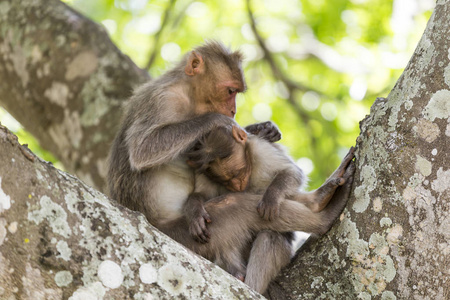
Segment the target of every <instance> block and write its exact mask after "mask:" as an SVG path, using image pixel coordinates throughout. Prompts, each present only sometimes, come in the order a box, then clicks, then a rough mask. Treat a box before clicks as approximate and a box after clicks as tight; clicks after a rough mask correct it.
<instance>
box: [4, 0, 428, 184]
mask: <svg viewBox="0 0 450 300" xmlns="http://www.w3.org/2000/svg"><path fill="white" fill-rule="evenodd" d="M64 2H66V3H67V4H68V5H70V6H72V7H74V8H75V9H76V10H78V11H79V12H81V13H82V14H84V15H85V16H88V17H89V18H91V19H92V20H94V21H95V22H97V23H100V24H102V25H103V26H104V27H105V28H106V30H107V31H108V33H109V34H110V36H111V39H112V40H113V41H114V42H115V43H116V45H117V46H118V48H119V49H121V51H123V52H124V53H125V54H127V55H128V56H130V57H131V59H132V60H133V61H134V62H135V63H136V64H137V65H138V66H139V67H141V68H143V69H147V70H148V71H149V73H150V74H151V76H152V77H157V76H159V75H160V74H161V73H163V72H164V71H165V70H167V69H168V68H170V67H171V66H173V65H174V63H175V62H176V61H177V60H178V59H180V58H181V56H182V55H183V53H185V52H186V51H189V50H190V49H192V47H195V46H197V45H199V44H201V43H203V42H204V41H205V40H207V39H217V40H219V41H222V42H223V43H224V44H225V45H227V46H229V47H231V48H232V49H240V50H241V51H242V52H243V53H244V54H245V57H246V60H245V63H244V72H245V75H246V78H247V85H248V87H249V89H248V91H247V92H246V93H245V94H243V95H240V96H238V99H237V106H238V114H237V116H236V119H237V121H238V122H239V124H241V125H242V126H245V125H248V124H251V123H255V122H261V121H266V120H272V121H274V122H275V123H276V124H277V125H278V126H279V128H280V130H281V132H282V133H283V138H282V141H281V142H280V143H282V144H283V145H285V146H286V147H287V148H288V149H289V152H290V154H291V155H292V156H293V157H294V159H295V161H296V162H297V163H298V164H299V165H300V167H302V168H303V169H304V170H305V172H306V173H308V174H309V177H310V180H311V182H310V188H311V189H312V188H315V187H317V186H320V184H321V183H322V182H323V180H325V178H326V177H327V176H328V175H329V174H331V172H332V171H333V170H334V169H335V168H336V167H337V165H338V164H339V161H340V160H341V158H342V157H343V156H344V155H345V153H346V152H347V151H348V148H350V147H351V146H352V145H355V140H356V137H357V136H358V135H359V127H358V123H359V121H360V120H362V119H363V118H364V116H365V115H366V114H368V113H369V110H370V106H371V105H372V103H373V102H374V100H375V98H376V97H386V96H387V95H388V93H389V91H390V90H391V89H392V87H393V86H394V84H395V82H396V81H397V79H398V77H399V76H400V75H401V73H402V70H403V69H404V68H405V66H406V64H407V63H408V60H409V58H410V57H411V55H412V53H413V51H414V48H415V47H416V45H417V43H418V41H419V39H420V37H421V36H422V33H423V30H424V28H425V25H426V22H427V21H428V19H429V17H430V16H431V12H432V9H433V7H434V4H435V2H434V1H433V0H394V1H390V0H334V1H324V0H252V1H246V0H227V1H189V0H177V1H175V0H152V1H148V0H72V1H71V0H66V1H64ZM0 121H1V123H2V124H3V125H5V126H7V127H8V128H9V129H10V130H12V131H13V132H15V133H16V134H17V135H18V137H19V140H20V142H21V143H25V144H28V145H29V147H30V149H32V150H33V151H34V152H35V153H36V154H37V155H39V156H40V157H42V158H43V159H45V160H48V161H52V162H53V163H54V164H55V165H56V166H57V167H59V168H62V166H61V165H60V164H58V162H57V161H56V160H55V159H54V157H52V155H51V154H49V153H47V152H46V151H45V150H43V149H42V148H41V147H40V146H39V144H38V143H37V142H36V141H35V140H34V139H33V137H32V136H31V135H30V134H28V133H27V132H26V131H25V130H24V129H23V128H22V127H21V125H20V124H19V123H18V122H17V121H15V120H14V119H13V118H12V117H11V116H10V115H9V114H8V113H7V112H5V111H4V110H2V109H1V108H0Z"/></svg>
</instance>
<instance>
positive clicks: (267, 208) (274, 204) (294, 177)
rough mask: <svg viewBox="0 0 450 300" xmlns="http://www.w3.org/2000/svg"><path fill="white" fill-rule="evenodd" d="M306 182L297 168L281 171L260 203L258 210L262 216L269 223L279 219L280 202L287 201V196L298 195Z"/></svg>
mask: <svg viewBox="0 0 450 300" xmlns="http://www.w3.org/2000/svg"><path fill="white" fill-rule="evenodd" d="M304 181H305V175H304V174H303V171H302V170H301V169H300V168H297V167H296V166H292V168H288V169H285V170H281V171H279V172H278V173H277V175H276V176H275V178H274V179H273V180H272V182H271V183H270V185H269V186H268V187H267V190H266V191H265V193H264V195H263V197H262V199H261V201H260V202H259V203H258V207H257V210H258V212H259V214H260V216H261V217H262V218H264V219H265V220H269V221H272V220H274V219H275V218H277V217H278V215H279V206H280V201H282V199H285V198H286V195H292V194H294V193H296V192H297V191H298V190H299V188H300V187H301V185H302V183H303V182H304Z"/></svg>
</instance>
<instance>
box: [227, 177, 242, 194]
mask: <svg viewBox="0 0 450 300" xmlns="http://www.w3.org/2000/svg"><path fill="white" fill-rule="evenodd" d="M229 187H230V190H232V191H233V192H242V191H243V190H244V188H243V187H244V186H243V184H241V181H240V180H238V179H232V180H231V181H230V183H229Z"/></svg>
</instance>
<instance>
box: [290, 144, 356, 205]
mask: <svg viewBox="0 0 450 300" xmlns="http://www.w3.org/2000/svg"><path fill="white" fill-rule="evenodd" d="M354 152H355V148H353V147H352V148H350V150H349V152H348V153H347V155H346V156H345V157H344V159H343V160H342V162H341V164H340V165H339V167H338V168H337V169H336V171H334V172H333V174H331V176H330V177H329V178H328V179H327V180H326V181H325V182H324V184H322V185H321V186H320V187H319V188H318V189H317V190H315V191H313V192H310V193H303V192H301V191H299V192H298V193H296V194H294V195H293V196H292V197H289V198H290V199H292V200H295V201H298V202H300V203H304V204H305V205H306V206H307V207H308V208H309V209H311V211H312V212H320V211H322V210H323V209H324V208H325V207H326V206H327V205H328V203H329V202H330V200H331V198H332V197H333V195H334V193H335V191H336V189H337V188H338V187H339V186H342V185H344V184H345V178H344V175H345V170H346V169H347V167H348V166H349V164H350V162H351V161H352V159H353V157H354Z"/></svg>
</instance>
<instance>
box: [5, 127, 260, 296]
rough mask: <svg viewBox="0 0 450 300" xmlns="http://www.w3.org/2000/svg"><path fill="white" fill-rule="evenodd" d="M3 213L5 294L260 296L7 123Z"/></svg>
mask: <svg viewBox="0 0 450 300" xmlns="http://www.w3.org/2000/svg"><path fill="white" fill-rule="evenodd" d="M24 151H27V152H26V154H25V153H24ZM0 216H1V218H0V292H1V296H2V299H69V298H70V297H71V296H73V299H87V298H89V299H100V298H104V299H148V298H152V299H174V298H184V299H200V298H209V299H233V298H234V299H262V297H261V295H258V294H257V293H256V292H254V291H252V290H250V289H249V288H248V287H247V286H246V285H245V284H243V283H242V282H240V281H239V280H237V279H236V278H234V277H232V276H231V275H230V274H228V273H226V272H225V271H224V270H222V269H220V268H219V267H218V266H216V265H214V264H213V263H211V262H209V261H207V260H205V259H203V258H201V257H200V256H198V255H195V254H194V253H193V252H191V251H187V250H186V248H184V247H183V246H181V245H180V244H178V243H176V242H175V241H173V240H172V239H170V238H169V237H167V236H166V235H164V234H162V233H160V232H159V231H158V230H157V229H155V228H154V227H153V226H151V225H150V224H149V223H148V222H147V220H146V219H145V217H144V216H143V215H142V214H140V213H138V212H135V211H131V210H128V209H126V208H124V207H122V206H120V205H118V204H117V203H115V202H112V201H111V200H109V199H108V198H107V197H106V196H105V195H102V194H101V193H100V192H98V191H96V190H94V189H92V188H90V187H88V186H87V185H85V184H84V183H83V182H81V181H80V180H78V179H77V178H75V177H73V176H71V175H69V174H67V173H64V172H62V171H59V170H57V169H55V168H54V167H53V166H52V165H51V164H48V163H46V162H42V161H41V160H40V159H39V158H37V157H35V156H34V154H32V153H31V152H28V150H23V149H22V146H21V145H20V144H19V143H18V142H17V137H15V136H14V135H13V134H12V133H11V132H9V131H8V130H7V129H6V128H5V127H3V126H1V125H0ZM6 228H8V229H6Z"/></svg>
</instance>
